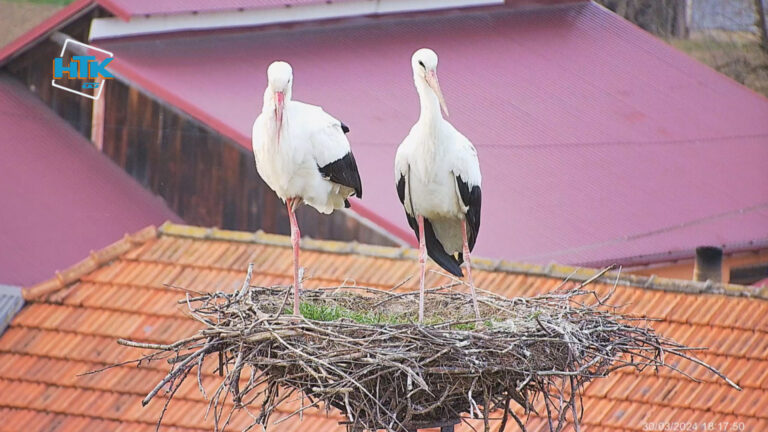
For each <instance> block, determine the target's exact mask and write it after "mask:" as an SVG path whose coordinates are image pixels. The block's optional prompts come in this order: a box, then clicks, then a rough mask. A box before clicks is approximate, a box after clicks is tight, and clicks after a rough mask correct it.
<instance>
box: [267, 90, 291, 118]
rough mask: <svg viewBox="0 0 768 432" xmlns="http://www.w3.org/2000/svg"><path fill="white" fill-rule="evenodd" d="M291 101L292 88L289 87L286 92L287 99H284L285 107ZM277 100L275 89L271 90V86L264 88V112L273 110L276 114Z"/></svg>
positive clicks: (273, 113)
mask: <svg viewBox="0 0 768 432" xmlns="http://www.w3.org/2000/svg"><path fill="white" fill-rule="evenodd" d="M290 101H291V88H290V87H289V88H288V91H286V92H285V100H283V107H285V106H287V105H288V102H290ZM276 103H277V101H275V92H274V91H273V90H270V88H269V87H267V89H266V90H264V105H262V107H261V111H262V112H265V113H266V112H271V113H272V115H273V116H274V115H275V106H276V105H275V104H276ZM283 109H285V108H283Z"/></svg>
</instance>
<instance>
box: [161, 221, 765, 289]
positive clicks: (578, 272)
mask: <svg viewBox="0 0 768 432" xmlns="http://www.w3.org/2000/svg"><path fill="white" fill-rule="evenodd" d="M157 233H158V236H162V235H167V236H173V237H183V238H191V239H198V240H223V241H233V242H242V243H255V244H264V245H271V246H282V247H291V239H290V237H289V236H285V235H280V234H268V233H265V232H264V231H261V230H259V231H257V232H255V233H253V232H245V231H232V230H223V229H219V228H205V227H199V226H192V225H181V224H175V223H172V222H166V223H164V224H163V225H162V226H160V228H158V229H157ZM301 247H302V249H303V250H313V251H320V252H326V253H336V254H358V255H365V256H373V257H379V258H390V259H409V260H416V259H417V258H418V251H417V250H415V249H412V248H409V247H405V246H401V247H391V246H376V245H368V244H361V243H357V242H342V241H335V240H316V239H312V238H310V237H304V238H302V239H301ZM472 266H473V267H475V268H478V269H481V270H487V271H496V272H505V273H516V274H523V275H528V276H540V277H551V278H556V279H563V280H569V281H573V282H587V281H597V282H601V283H606V284H614V283H615V284H617V285H622V286H630V287H637V288H646V289H654V290H660V291H671V292H680V293H687V294H722V295H727V296H734V297H755V298H760V299H766V300H768V287H764V288H760V287H754V286H744V285H736V284H727V283H715V282H711V281H707V282H697V281H692V280H684V279H670V278H662V277H657V276H655V275H653V276H641V275H633V274H627V273H623V272H622V271H621V269H619V270H618V271H609V272H604V271H603V270H600V269H591V268H584V267H574V266H568V265H560V264H555V263H552V264H549V265H546V266H544V265H539V264H525V263H519V262H513V261H506V260H494V259H489V258H472Z"/></svg>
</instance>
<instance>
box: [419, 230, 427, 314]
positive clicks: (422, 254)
mask: <svg viewBox="0 0 768 432" xmlns="http://www.w3.org/2000/svg"><path fill="white" fill-rule="evenodd" d="M416 220H417V221H418V223H419V266H421V277H420V278H419V322H420V323H421V322H424V276H425V273H426V268H427V244H426V242H425V241H424V216H421V215H419V216H417V217H416Z"/></svg>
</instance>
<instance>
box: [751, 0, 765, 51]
mask: <svg viewBox="0 0 768 432" xmlns="http://www.w3.org/2000/svg"><path fill="white" fill-rule="evenodd" d="M753 1H754V2H755V12H756V14H757V22H756V24H757V29H758V31H759V32H760V45H761V46H762V47H763V51H765V52H766V53H768V25H766V23H765V7H764V5H763V0H753Z"/></svg>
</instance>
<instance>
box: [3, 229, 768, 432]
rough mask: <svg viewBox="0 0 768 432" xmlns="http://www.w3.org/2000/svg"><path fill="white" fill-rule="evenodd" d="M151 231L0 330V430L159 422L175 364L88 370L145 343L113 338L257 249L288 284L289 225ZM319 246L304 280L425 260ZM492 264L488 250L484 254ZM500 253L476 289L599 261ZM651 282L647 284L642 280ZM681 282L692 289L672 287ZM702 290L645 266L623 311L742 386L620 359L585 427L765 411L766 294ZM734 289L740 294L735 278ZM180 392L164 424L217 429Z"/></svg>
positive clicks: (609, 281)
mask: <svg viewBox="0 0 768 432" xmlns="http://www.w3.org/2000/svg"><path fill="white" fill-rule="evenodd" d="M151 233H154V234H152V235H147V232H143V233H140V234H137V235H133V236H130V237H128V238H129V239H130V240H129V241H126V240H121V241H120V242H118V244H117V245H116V246H112V247H110V248H109V249H108V250H107V251H106V252H102V251H99V252H96V253H94V254H93V255H92V256H94V257H97V258H94V259H97V260H99V261H98V262H99V263H100V264H99V267H98V268H92V269H91V271H90V272H88V273H82V274H78V273H77V272H76V271H74V270H73V271H70V272H69V273H67V275H68V276H67V278H68V279H67V280H68V282H69V283H68V284H66V285H65V284H62V283H61V282H60V281H59V280H58V279H54V282H43V283H41V284H38V285H37V286H35V287H31V288H29V289H27V290H26V291H25V295H26V298H27V300H28V303H27V305H26V306H25V308H24V309H23V310H22V311H21V312H20V313H19V314H18V315H17V316H16V317H15V319H14V320H13V321H12V322H11V324H10V326H9V328H8V330H7V331H6V332H5V333H4V334H3V335H2V337H0V387H2V388H3V389H4V391H3V392H0V417H3V418H4V421H3V422H0V431H2V430H4V429H3V428H6V429H8V428H9V427H11V426H9V425H14V426H15V425H18V424H21V425H28V424H32V423H34V424H35V425H36V426H35V427H40V428H42V429H43V430H130V431H134V430H152V429H153V427H154V422H155V421H156V419H157V417H158V415H159V413H160V411H161V410H162V401H160V400H158V401H155V402H153V403H152V404H150V405H149V406H148V407H146V408H142V407H141V405H140V403H139V400H140V399H141V397H143V395H144V394H146V393H147V392H148V391H149V389H150V388H151V387H152V386H153V385H154V383H156V382H157V380H158V379H160V377H161V376H162V375H163V374H164V372H165V371H166V368H167V365H165V364H162V363H161V362H160V363H157V362H156V363H153V364H150V365H144V366H143V367H141V368H138V369H137V368H135V367H134V366H121V367H117V368H115V369H112V370H109V371H106V372H103V373H99V374H92V375H82V376H79V375H80V374H82V373H84V372H86V371H89V370H94V369H98V368H100V367H104V366H106V365H107V364H110V363H113V362H119V361H122V360H126V359H130V358H136V357H137V356H139V355H141V354H142V352H141V351H140V350H138V349H134V348H127V347H123V346H119V345H117V344H116V343H115V340H116V339H117V338H130V339H136V340H142V341H150V342H170V341H173V340H174V339H176V338H178V337H180V336H182V335H185V334H188V333H190V332H193V331H195V329H196V328H197V323H195V322H194V321H192V320H190V319H188V318H186V317H185V316H184V315H183V312H182V311H183V309H184V306H183V305H177V304H176V300H178V299H180V298H183V295H184V290H182V289H180V288H176V287H182V288H184V289H187V290H195V291H211V290H225V291H231V290H234V289H237V288H239V286H240V284H241V283H242V277H243V272H244V269H245V267H246V266H247V264H248V263H249V262H253V263H254V266H255V274H254V280H253V281H252V283H254V284H261V285H272V284H278V283H290V280H291V274H290V272H291V252H290V249H289V247H288V246H287V245H288V244H289V242H288V241H287V239H286V238H285V237H281V236H273V235H266V234H253V233H233V232H226V231H221V230H210V229H204V228H196V227H183V226H178V225H164V226H163V227H161V228H160V229H159V230H157V231H156V232H155V231H151ZM153 236H154V237H153ZM126 244H128V245H129V246H130V247H126ZM311 248H312V249H313V250H305V252H304V253H303V254H302V257H303V261H302V265H303V266H306V268H307V273H308V276H311V277H312V278H311V279H309V280H308V281H307V282H306V284H305V286H306V287H307V288H312V287H319V286H328V285H330V284H336V283H339V282H341V281H342V280H345V279H346V280H347V281H348V282H350V283H351V282H355V283H357V284H360V285H368V286H380V287H388V288H391V287H392V286H393V285H395V284H397V283H400V282H402V281H404V280H405V279H406V278H408V277H409V276H414V275H415V274H416V270H417V265H416V262H415V261H414V259H413V257H414V255H413V253H412V252H411V251H410V250H400V249H394V248H393V249H386V250H378V249H375V248H369V249H365V255H359V254H357V253H355V252H354V251H356V250H363V248H362V247H360V246H356V245H354V244H349V245H345V244H339V243H327V242H317V241H315V242H311ZM377 253H380V255H376V254H377ZM107 258H109V259H107ZM491 264H493V263H492V262H486V263H484V265H485V266H487V267H491ZM495 266H497V267H499V268H503V269H505V270H499V271H486V270H479V269H478V270H476V271H475V276H476V281H477V283H478V287H479V288H480V289H486V290H490V291H493V292H496V293H499V294H502V295H518V296H519V295H533V294H537V293H542V292H547V291H550V290H552V289H554V288H556V287H559V286H561V284H562V282H561V281H562V279H563V278H564V277H566V276H571V277H572V278H573V281H572V282H569V283H568V284H566V285H565V286H569V287H572V286H575V285H577V284H579V283H580V282H582V281H584V280H585V279H588V278H589V277H591V276H593V275H594V274H595V271H592V270H580V271H574V269H569V268H565V267H560V266H547V267H541V266H528V265H520V264H514V263H502V264H495ZM431 268H433V269H434V267H431ZM614 278H615V275H613V276H610V277H605V278H604V279H602V280H601V281H600V283H601V284H602V285H601V284H598V285H595V288H597V289H598V290H599V291H600V292H608V290H610V289H611V288H612V286H613V281H614ZM443 280H444V276H440V275H438V274H435V273H430V274H429V281H430V282H431V283H440V282H441V281H443ZM416 283H417V281H416V279H415V278H411V280H409V281H408V283H406V284H405V286H406V287H408V288H415V287H416ZM644 285H648V287H647V288H642V287H641V286H644ZM675 287H683V288H681V289H684V290H687V291H690V292H692V293H693V294H689V293H682V292H676V291H675ZM699 289H701V287H700V286H699V285H696V284H691V285H690V286H688V285H685V284H684V283H682V282H672V281H665V280H663V279H654V280H653V281H650V283H649V280H648V279H639V278H636V277H630V276H622V278H620V279H619V284H618V286H617V288H616V293H615V297H614V299H613V300H614V301H615V302H617V303H628V304H627V305H626V306H625V307H624V308H623V309H622V311H624V312H627V313H632V314H634V315H636V316H644V315H647V316H649V317H653V318H661V319H662V321H659V322H653V323H651V325H652V327H654V328H655V329H656V330H657V331H658V332H659V333H660V334H663V335H665V336H669V337H673V338H675V339H678V340H680V341H681V342H683V343H687V344H693V345H704V346H709V347H710V348H711V350H710V351H706V352H703V353H700V357H701V358H702V359H703V360H705V361H707V362H709V363H711V364H713V365H714V366H716V367H721V368H723V371H724V372H726V373H727V374H729V375H730V376H731V377H732V378H735V379H736V380H737V382H739V383H740V384H741V385H743V387H744V391H743V392H741V393H739V392H735V391H732V390H730V389H729V388H727V387H726V386H724V385H723V384H722V383H721V382H719V381H717V380H716V379H715V378H713V376H712V375H711V374H709V373H707V372H705V371H703V370H701V369H700V368H695V367H692V366H691V365H690V364H686V363H679V362H678V361H677V360H676V359H667V361H668V362H670V364H673V365H674V364H680V367H681V370H682V371H683V372H684V373H688V374H691V375H692V376H694V377H695V378H697V379H701V380H702V381H703V383H700V384H697V383H694V382H691V381H689V380H687V379H685V378H684V377H682V376H680V375H679V374H676V373H674V372H672V371H666V370H663V371H661V373H660V375H658V376H657V375H655V374H653V373H652V371H645V372H643V373H640V374H638V373H636V372H632V371H629V370H622V371H619V372H617V373H616V374H614V375H613V376H611V377H609V378H600V379H595V380H594V381H593V382H592V383H590V384H589V385H588V386H587V387H586V390H585V395H584V405H585V414H584V418H583V420H582V428H581V430H582V431H609V430H610V431H622V430H635V431H637V430H642V428H643V425H644V424H646V423H648V422H651V421H654V422H665V421H667V422H668V421H684V420H685V419H687V420H689V421H694V420H695V421H700V420H701V419H709V420H710V421H721V420H722V419H724V418H729V417H728V416H733V418H738V419H740V420H741V421H744V422H745V425H748V426H749V427H753V428H754V427H757V425H761V424H764V422H763V420H764V417H765V414H764V409H763V408H764V407H765V406H768V400H766V391H767V390H768V360H766V359H765V353H766V352H768V329H765V328H763V323H764V322H765V319H764V316H765V314H766V313H768V302H766V301H765V300H760V299H749V298H744V297H734V296H731V297H726V296H722V295H713V294H695V293H696V292H698V291H697V290H699ZM729 292H731V293H736V294H738V293H739V291H738V290H735V289H730V290H729ZM755 316H757V317H755ZM211 370H213V367H212V366H211V367H208V366H205V367H204V371H205V372H204V378H203V381H204V385H205V387H206V388H208V389H210V390H213V388H214V387H215V385H216V383H217V382H218V381H217V380H218V379H219V378H218V377H217V376H214V375H212V374H211V373H210V371H211ZM177 397H178V399H177V400H176V401H175V402H174V403H173V404H172V405H171V408H170V410H169V411H168V412H167V418H166V421H165V424H166V425H167V426H168V428H167V429H163V430H175V428H179V429H178V430H184V431H186V430H210V426H211V423H210V421H209V420H208V421H206V420H203V419H202V418H201V417H200V416H198V415H197V414H198V413H199V412H201V411H203V410H204V407H205V401H204V400H203V399H202V396H201V395H200V393H199V391H198V390H197V386H196V385H186V384H185V386H183V387H182V389H181V390H180V391H179V393H178V395H177ZM288 408H289V407H288ZM278 417H279V416H278ZM6 418H7V419H8V420H5V419H6ZM248 421H249V419H248V418H245V417H238V418H236V419H235V421H234V425H236V426H238V427H239V428H242V427H244V426H246V425H247V424H248ZM337 421H338V419H337V418H335V417H330V418H326V417H324V416H321V415H319V413H318V412H317V411H314V412H311V413H308V414H307V415H305V421H304V422H303V423H299V421H298V419H297V418H291V419H290V420H287V421H286V422H285V423H283V424H281V425H280V427H279V430H280V431H281V432H282V431H287V432H290V431H293V430H296V431H299V430H300V431H301V432H314V431H326V430H330V431H334V430H339V431H341V430H343V429H342V428H341V427H340V426H338V424H337ZM497 426H498V424H497ZM529 426H530V428H529V430H531V431H535V430H539V429H541V430H545V429H546V428H547V424H546V422H544V421H543V420H542V419H541V418H540V417H536V416H532V417H531V418H530V420H529ZM23 428H24V429H25V430H33V429H32V428H29V427H26V426H24V427H23ZM569 428H570V426H569ZM18 429H19V428H12V429H8V430H18ZM236 429H237V428H236ZM465 429H466V428H465ZM459 430H464V429H461V428H460V429H459ZM467 430H469V429H467ZM753 430H758V429H753Z"/></svg>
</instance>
